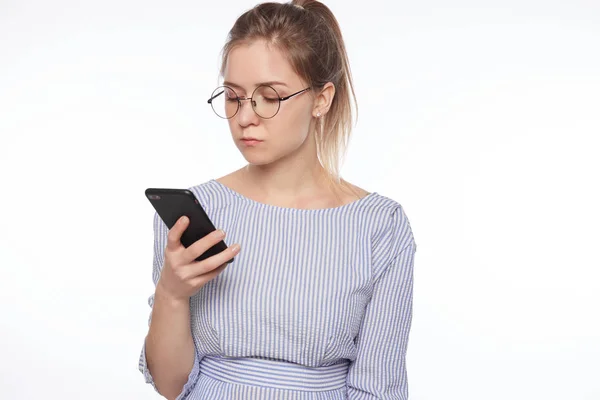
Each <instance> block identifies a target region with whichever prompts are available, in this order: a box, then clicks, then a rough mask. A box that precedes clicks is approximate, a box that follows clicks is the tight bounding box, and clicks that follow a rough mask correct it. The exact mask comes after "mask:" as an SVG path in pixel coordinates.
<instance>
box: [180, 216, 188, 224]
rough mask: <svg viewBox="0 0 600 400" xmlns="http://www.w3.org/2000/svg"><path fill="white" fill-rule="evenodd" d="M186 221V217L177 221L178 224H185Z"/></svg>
mask: <svg viewBox="0 0 600 400" xmlns="http://www.w3.org/2000/svg"><path fill="white" fill-rule="evenodd" d="M186 221H187V217H181V219H180V220H179V223H180V224H185V223H186Z"/></svg>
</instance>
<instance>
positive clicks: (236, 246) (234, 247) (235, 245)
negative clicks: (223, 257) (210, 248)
mask: <svg viewBox="0 0 600 400" xmlns="http://www.w3.org/2000/svg"><path fill="white" fill-rule="evenodd" d="M230 249H231V252H233V253H237V252H238V251H240V245H239V244H237V243H236V244H234V245H233V246H231V247H230Z"/></svg>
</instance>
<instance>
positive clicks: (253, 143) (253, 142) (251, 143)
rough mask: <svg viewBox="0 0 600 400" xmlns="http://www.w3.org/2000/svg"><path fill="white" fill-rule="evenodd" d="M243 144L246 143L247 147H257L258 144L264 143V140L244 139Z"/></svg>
mask: <svg viewBox="0 0 600 400" xmlns="http://www.w3.org/2000/svg"><path fill="white" fill-rule="evenodd" d="M242 143H244V144H245V145H246V146H256V145H257V144H259V143H262V140H258V139H254V138H246V139H242Z"/></svg>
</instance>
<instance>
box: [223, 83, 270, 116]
mask: <svg viewBox="0 0 600 400" xmlns="http://www.w3.org/2000/svg"><path fill="white" fill-rule="evenodd" d="M211 98H212V101H211V106H212V109H213V110H214V112H215V113H216V114H217V115H218V116H219V117H221V118H227V119H229V118H232V117H233V116H234V115H235V114H237V113H238V110H239V107H240V100H241V101H247V100H246V99H244V98H241V99H240V98H239V96H238V95H237V93H236V92H235V91H234V90H233V89H232V88H230V87H228V86H219V87H218V88H216V89H215V90H214V91H213V94H212V95H211ZM251 104H252V108H253V109H254V112H255V113H256V114H258V116H260V117H262V118H272V117H274V116H275V114H277V112H278V111H279V94H278V93H277V92H276V91H275V89H273V88H272V87H270V86H259V87H257V88H256V90H254V92H253V93H252V100H251Z"/></svg>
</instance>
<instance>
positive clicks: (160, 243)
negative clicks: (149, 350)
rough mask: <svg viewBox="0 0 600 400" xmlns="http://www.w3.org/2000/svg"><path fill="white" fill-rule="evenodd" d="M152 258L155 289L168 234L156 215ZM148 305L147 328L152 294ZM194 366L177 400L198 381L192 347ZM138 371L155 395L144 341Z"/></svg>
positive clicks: (150, 318)
mask: <svg viewBox="0 0 600 400" xmlns="http://www.w3.org/2000/svg"><path fill="white" fill-rule="evenodd" d="M153 230H154V257H153V262H152V264H153V268H152V281H153V282H154V287H156V285H157V283H158V279H159V278H160V272H161V270H162V267H163V262H164V251H165V247H166V245H167V234H168V233H169V230H168V227H167V226H166V225H165V223H164V222H163V221H162V219H161V218H160V217H159V215H158V213H156V212H155V213H154V229H153ZM148 305H149V306H150V316H149V318H148V326H150V322H151V321H152V307H153V306H154V294H152V295H151V296H150V297H149V298H148ZM194 353H195V355H194V366H193V368H192V370H191V372H190V374H189V376H188V380H187V382H186V383H185V385H184V386H183V390H182V391H181V393H180V394H179V396H178V397H177V400H185V399H186V398H187V397H188V396H189V394H190V392H191V391H192V389H193V388H194V386H195V384H196V381H197V380H198V376H199V372H200V357H199V355H198V349H197V348H195V347H194ZM138 369H139V370H140V372H141V373H142V374H143V375H144V378H145V380H146V383H149V384H151V385H152V387H154V390H156V392H157V393H160V392H158V389H157V388H156V385H155V384H154V379H153V378H152V375H151V374H150V371H149V370H148V364H147V360H146V343H145V340H144V344H143V345H142V351H141V354H140V358H139V363H138Z"/></svg>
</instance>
